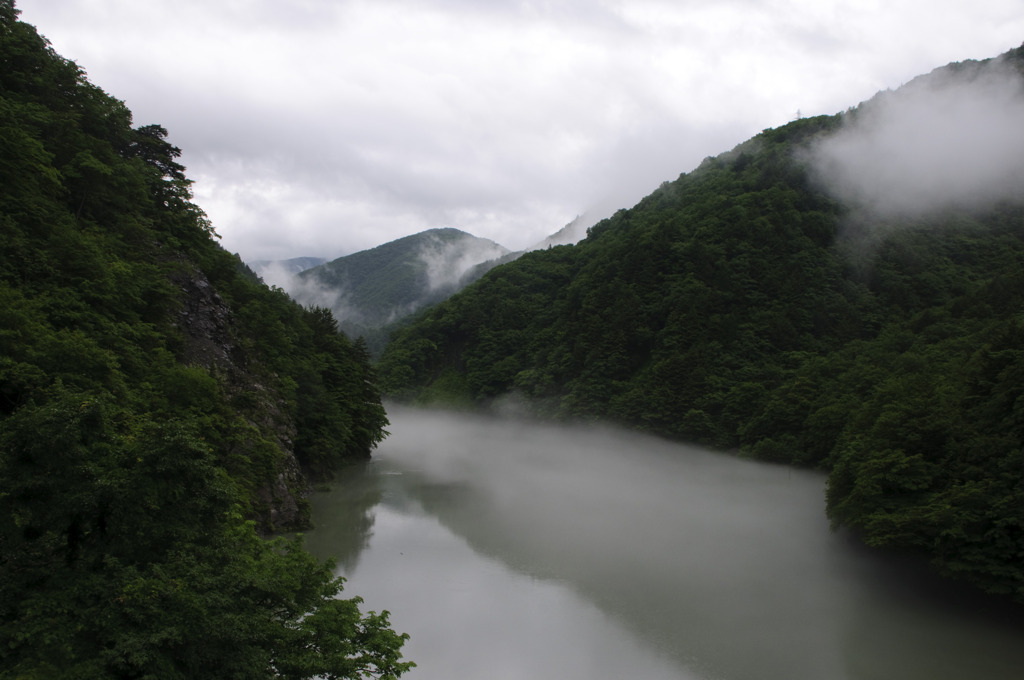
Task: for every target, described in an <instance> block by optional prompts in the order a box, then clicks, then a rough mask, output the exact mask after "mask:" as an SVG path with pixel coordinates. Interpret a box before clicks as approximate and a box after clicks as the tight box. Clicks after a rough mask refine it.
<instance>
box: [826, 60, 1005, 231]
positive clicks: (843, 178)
mask: <svg viewBox="0 0 1024 680" xmlns="http://www.w3.org/2000/svg"><path fill="white" fill-rule="evenodd" d="M811 161H812V165H813V167H814V168H815V170H816V171H817V174H818V178H819V179H820V180H821V181H823V182H824V183H825V185H826V186H827V187H828V188H829V190H830V191H831V192H832V193H833V194H834V195H835V196H836V197H838V198H839V199H841V200H843V201H844V202H846V203H847V204H848V205H850V206H852V207H854V208H855V209H856V210H858V211H860V212H862V213H866V214H867V216H869V217H879V218H883V219H884V218H900V217H903V218H915V217H921V216H927V215H928V214H931V213H934V212H937V211H941V210H944V209H947V208H961V209H968V210H974V209H981V208H986V207H988V206H991V205H992V204H994V203H997V202H1000V201H1013V202H1019V201H1021V200H1022V199H1024V78H1022V76H1021V73H1020V71H1019V70H1017V69H1016V68H1015V67H1014V66H1012V65H1009V64H1007V63H1006V62H1004V61H999V60H994V61H991V62H981V63H978V62H967V63H965V64H962V65H960V66H957V67H948V68H944V69H939V70H937V71H935V72H933V73H932V74H930V75H928V76H922V77H920V78H916V79H915V80H913V81H911V82H910V83H908V84H907V85H906V86H904V87H902V88H900V89H899V90H896V91H889V92H883V93H880V94H879V95H877V96H876V97H874V98H873V99H871V100H869V101H868V102H866V103H864V104H862V105H861V107H859V108H858V109H855V110H851V111H849V112H847V114H845V122H844V125H843V127H842V128H841V129H840V130H839V131H838V132H837V133H835V134H833V135H831V136H829V137H827V138H826V139H824V140H823V141H821V142H820V143H819V144H817V145H816V146H815V147H814V149H813V150H812V152H811Z"/></svg>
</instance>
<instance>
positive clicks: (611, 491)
mask: <svg viewBox="0 0 1024 680" xmlns="http://www.w3.org/2000/svg"><path fill="white" fill-rule="evenodd" d="M388 414H389V418H390V419H391V426H390V427H389V428H388V429H389V430H390V431H391V433H392V434H391V436H390V437H389V438H388V439H386V440H385V441H384V442H383V443H382V444H381V447H380V449H379V451H378V452H377V453H376V454H375V457H374V461H373V462H372V463H371V464H370V465H369V466H368V467H367V468H366V469H365V472H364V473H362V474H363V475H364V478H363V479H362V480H361V482H360V483H361V484H363V485H364V488H368V489H370V493H369V495H367V492H366V491H365V490H364V491H356V490H353V488H352V487H347V488H344V489H342V490H341V494H340V495H339V496H338V497H336V498H335V499H334V502H339V501H341V500H344V499H353V498H360V497H361V498H364V499H365V498H374V499H377V500H375V501H372V502H370V501H368V502H366V503H363V505H361V506H360V507H359V509H358V512H357V513H356V514H357V515H358V516H360V517H363V518H364V520H363V521H362V522H361V525H362V526H369V527H372V529H371V530H368V531H369V533H368V538H367V539H366V541H365V542H360V541H359V540H356V541H346V544H347V545H349V546H350V547H349V548H348V549H347V552H345V553H343V554H340V555H338V556H339V558H341V560H342V563H343V564H346V565H349V569H348V570H346V571H344V572H343V573H344V575H346V577H348V578H349V586H347V588H348V590H349V592H350V593H352V594H358V595H361V596H364V597H365V598H366V602H367V606H368V607H370V608H387V609H389V610H390V611H392V613H393V614H394V616H393V618H392V621H393V623H394V624H395V627H396V629H398V630H401V631H404V632H408V633H410V635H411V636H412V639H411V640H410V644H409V647H408V650H407V651H408V653H409V656H410V658H412V659H413V660H415V661H417V662H418V663H420V664H421V668H420V669H417V671H414V672H413V673H412V674H410V680H416V679H417V678H423V679H424V680H426V679H430V680H432V679H433V678H445V677H456V676H458V677H509V678H533V677H547V676H545V675H544V674H543V669H544V668H549V669H552V671H553V672H552V674H551V675H550V677H562V678H570V679H573V678H580V680H583V679H584V678H585V679H586V680H599V679H602V678H607V679H608V680H618V678H621V677H628V676H629V672H628V669H629V668H630V667H631V665H630V664H631V663H632V664H633V665H632V668H633V670H634V676H635V677H652V678H653V677H658V678H662V677H669V678H671V677H675V678H680V679H683V678H685V679H691V678H702V679H709V678H714V679H716V680H746V679H755V678H756V679H757V680H821V679H822V678H829V679H835V680H868V679H869V678H870V679H873V678H881V677H899V678H901V680H925V679H927V680H954V679H957V680H959V678H963V677H985V678H986V679H987V680H997V679H998V680H1010V679H1011V678H1013V679H1016V677H1017V676H1018V675H1019V669H1020V667H1021V664H1024V648H1021V647H1020V645H1019V639H1020V635H1021V634H1022V633H1024V626H1022V625H1016V626H1015V627H1014V626H1008V627H1007V626H1000V625H999V624H997V623H994V622H993V621H991V620H990V619H988V618H986V617H985V616H984V615H981V614H979V613H978V612H977V611H975V610H974V609H973V608H972V607H970V606H960V605H959V604H957V603H956V602H951V601H950V600H949V599H948V598H947V597H945V595H943V593H944V589H945V586H940V587H938V588H937V589H936V587H934V584H935V583H936V582H935V581H934V580H933V579H932V578H931V577H929V576H928V574H927V572H926V571H924V570H922V568H921V567H922V565H920V564H916V563H910V564H903V563H901V562H899V561H897V562H893V561H887V560H883V559H881V558H880V557H879V556H878V555H876V554H874V553H869V552H868V551H865V550H863V549H860V548H858V547H857V546H856V544H855V543H853V542H851V541H850V540H848V539H847V538H846V537H845V536H844V535H842V534H836V533H833V532H831V531H830V530H829V526H828V521H827V519H826V518H825V516H824V496H823V491H824V488H823V487H824V477H823V476H822V475H821V474H818V473H813V472H808V471H801V470H794V469H791V468H788V467H784V466H776V465H766V464H761V463H756V462H753V461H749V460H743V459H739V458H736V457H734V456H730V455H725V454H718V453H713V452H709V451H706V450H702V449H699V448H696V447H689V446H684V445H680V444H676V443H671V442H667V441H664V440H660V439H657V438H653V437H647V436H641V435H638V434H635V433H629V432H624V431H621V430H616V429H612V428H606V427H603V426H598V425H594V424H589V425H578V426H572V427H559V426H553V425H546V424H538V423H533V422H530V421H528V420H522V419H508V418H506V419H499V418H490V417H476V416H468V415H459V414H452V413H447V412H441V411H426V410H413V409H405V408H398V407H395V406H393V405H389V406H388ZM373 503H376V505H373ZM327 505H328V504H327V503H321V501H318V500H317V499H316V498H314V514H313V519H314V522H315V523H316V524H317V526H318V527H325V528H324V531H325V532H327V533H329V532H330V528H329V527H326V526H325V523H326V522H328V521H329V515H328V513H327V511H326V510H325V509H324V508H325V507H326V506H327ZM346 524H349V523H346ZM355 524H357V525H359V524H360V522H356V523H355ZM318 531H319V529H318ZM314 545H315V542H314ZM317 550H318V551H320V554H330V553H329V552H328V548H327V547H326V546H324V545H318V546H317ZM335 554H337V553H335ZM617 629H620V632H619V633H616V632H615V631H616V630H617ZM608 635H612V636H613V638H612V639H613V641H614V642H609V640H608ZM616 635H617V636H618V637H615V636H616ZM612 649H614V651H615V653H614V654H613V655H609V651H610V650H612ZM560 654H561V655H562V656H560ZM581 654H582V655H584V656H586V657H587V658H585V659H580V658H579V655H581ZM564 655H568V657H569V658H567V657H566V656H564ZM629 655H635V656H629ZM609 656H611V657H612V658H609ZM520 657H522V658H521V659H520ZM597 660H600V663H596V661H597ZM495 663H497V664H499V666H498V667H494V665H493V664H495ZM673 667H674V669H675V670H674V671H673V670H672V668H673Z"/></svg>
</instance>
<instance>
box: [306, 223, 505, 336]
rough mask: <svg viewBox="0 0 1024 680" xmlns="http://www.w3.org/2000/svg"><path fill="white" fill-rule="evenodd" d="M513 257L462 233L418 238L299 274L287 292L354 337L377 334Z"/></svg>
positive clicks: (442, 232)
mask: <svg viewBox="0 0 1024 680" xmlns="http://www.w3.org/2000/svg"><path fill="white" fill-rule="evenodd" d="M508 254H509V251H508V249H507V248H504V247H502V246H500V245H498V244H497V243H494V242H493V241H489V240H487V239H482V238H478V237H476V236H473V235H471V234H467V233H466V232H464V231H459V230H458V229H430V230H428V231H424V232H421V233H419V234H413V235H412V236H406V237H404V238H400V239H396V240H394V241H391V242H389V243H385V244H383V245H380V246H377V247H376V248H371V249H370V250H364V251H360V252H358V253H354V254H352V255H346V256H345V257H340V258H338V259H336V260H332V261H331V262H327V263H325V264H322V265H319V266H317V267H313V268H311V269H308V270H305V271H303V272H300V273H299V274H298V276H297V277H296V278H295V279H294V280H293V283H292V284H291V285H289V286H288V288H287V290H288V292H289V293H290V294H291V295H292V297H294V298H295V299H296V300H297V301H299V302H300V303H303V304H319V305H323V306H326V307H329V308H330V309H332V310H333V311H334V313H335V315H336V316H337V318H338V319H339V321H340V323H341V327H342V328H343V329H344V330H345V331H346V332H347V333H349V335H350V336H353V337H354V336H358V335H370V337H371V338H372V337H375V335H374V334H373V331H374V330H376V329H379V328H381V327H383V326H385V325H387V324H389V323H392V322H394V321H396V320H398V319H401V318H403V317H406V316H408V315H410V314H412V313H413V312H415V311H417V310H419V309H421V308H423V307H427V306H429V305H431V304H434V303H436V302H439V301H440V300H443V299H445V298H446V297H448V296H449V295H452V294H453V293H455V292H456V291H458V290H460V289H461V288H463V287H465V286H466V285H468V284H469V283H471V282H472V281H474V280H476V278H479V277H480V276H482V275H483V273H484V272H486V271H487V269H489V268H490V267H491V266H493V265H494V264H495V263H496V262H497V261H498V259H499V258H502V257H504V256H506V255H508Z"/></svg>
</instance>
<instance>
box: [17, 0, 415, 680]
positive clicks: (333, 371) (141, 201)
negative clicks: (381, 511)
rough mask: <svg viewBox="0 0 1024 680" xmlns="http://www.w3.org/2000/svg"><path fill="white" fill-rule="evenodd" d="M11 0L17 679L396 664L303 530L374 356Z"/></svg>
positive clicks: (369, 403) (335, 672) (318, 673)
mask: <svg viewBox="0 0 1024 680" xmlns="http://www.w3.org/2000/svg"><path fill="white" fill-rule="evenodd" d="M166 137H167V132H166V131H165V130H164V129H163V128H162V127H160V126H158V125H144V126H141V127H134V126H133V124H132V115H131V112H130V111H129V110H128V109H127V108H126V107H125V105H124V104H123V103H122V102H121V101H118V100H117V99H114V98H113V97H110V96H108V95H107V94H106V93H104V92H103V91H102V90H100V89H99V88H97V87H96V86H94V85H92V84H91V83H89V81H88V80H87V78H86V76H85V73H84V72H83V71H82V70H81V69H80V68H79V67H78V66H77V65H76V64H74V63H73V62H70V61H68V60H66V59H64V58H62V57H60V56H59V55H57V54H56V53H55V52H54V51H53V50H52V49H51V48H50V47H49V45H48V43H47V42H46V41H45V40H44V39H43V38H41V37H40V36H39V35H38V34H37V33H36V31H35V29H34V28H33V27H31V26H29V25H27V24H24V23H22V22H20V21H18V13H17V10H16V9H15V7H14V3H13V1H12V0H0V243H2V244H3V247H2V249H0V678H72V677H73V678H86V677H87V678H108V677H109V678H126V677H138V678H141V677H147V678H206V677H209V678H229V677H230V678H234V677H246V678H263V677H265V678H311V677H353V678H354V677H363V675H362V674H361V672H360V671H361V670H363V669H368V670H373V669H378V670H380V671H381V672H382V673H384V674H387V673H392V672H400V671H401V670H402V669H403V667H404V666H403V664H402V663H401V662H399V660H398V659H399V656H398V654H399V649H400V647H401V644H402V641H403V638H402V637H401V636H399V635H397V634H396V633H394V632H393V631H391V630H390V628H388V622H387V617H386V615H385V616H377V615H374V614H372V613H370V614H367V615H363V614H361V613H360V612H359V610H358V606H357V605H358V601H355V600H341V599H335V596H336V595H337V593H338V592H339V590H340V581H337V580H335V579H334V578H333V576H332V571H331V569H330V567H329V565H323V564H320V563H318V562H317V561H316V560H314V559H313V558H312V557H311V556H309V555H308V554H307V553H305V552H304V551H303V549H302V548H301V546H300V544H299V543H298V542H292V541H284V540H283V539H277V540H273V541H268V540H264V539H262V538H260V537H259V535H258V533H257V529H258V528H262V529H271V528H276V527H292V528H296V527H301V526H302V525H303V524H304V523H305V522H306V521H307V517H306V515H307V510H306V509H305V503H304V501H303V500H302V494H303V492H304V491H305V489H306V487H307V484H308V482H307V476H308V475H323V474H327V473H329V472H330V471H331V470H332V469H333V468H334V467H335V466H336V465H338V464H339V463H340V462H342V461H343V460H345V459H351V458H365V457H366V456H368V455H369V453H370V450H371V449H372V448H373V447H374V446H375V445H376V443H377V442H379V441H380V440H381V438H382V437H383V436H384V434H385V432H384V430H383V428H384V426H385V425H386V422H387V421H386V418H385V414H384V411H383V409H382V407H381V404H380V398H379V393H378V392H377V391H376V389H375V388H374V387H373V384H372V377H373V376H372V371H371V368H370V364H369V357H368V353H367V351H366V348H365V346H362V345H360V344H359V343H352V342H350V341H349V340H348V339H347V338H346V337H345V336H344V335H341V334H340V333H338V330H337V323H336V321H335V320H334V318H333V317H332V315H331V313H330V312H329V311H328V310H326V309H322V308H313V309H304V308H302V307H300V306H298V305H297V304H295V303H294V302H292V301H291V300H290V299H289V298H288V297H287V296H286V295H285V294H284V293H283V292H281V291H280V290H271V289H268V288H267V287H266V286H264V285H262V284H261V283H260V282H259V280H258V279H257V278H256V277H255V275H254V274H253V273H252V272H251V271H249V270H248V269H247V268H246V267H245V266H244V265H242V263H241V262H240V260H239V259H238V258H237V257H236V256H233V255H231V254H229V253H227V252H226V251H224V250H223V249H221V248H220V247H219V246H218V245H217V243H216V242H215V240H214V237H215V236H216V234H215V233H214V230H213V227H212V225H211V224H210V223H209V221H208V220H207V219H206V217H205V216H204V214H203V212H202V211H201V210H200V209H199V208H198V207H197V206H196V205H195V204H193V203H192V202H191V193H190V182H189V180H188V179H187V178H186V176H185V174H184V168H183V167H182V166H181V165H180V164H179V163H178V162H177V161H176V158H177V157H178V156H179V154H180V152H179V150H178V149H177V148H175V147H174V146H172V145H171V144H170V143H169V142H168V141H167V139H166Z"/></svg>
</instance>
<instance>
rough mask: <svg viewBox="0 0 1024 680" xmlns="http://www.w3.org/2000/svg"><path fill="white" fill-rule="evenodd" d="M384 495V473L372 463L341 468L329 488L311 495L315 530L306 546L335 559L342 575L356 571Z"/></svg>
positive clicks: (318, 555) (307, 536)
mask: <svg viewBox="0 0 1024 680" xmlns="http://www.w3.org/2000/svg"><path fill="white" fill-rule="evenodd" d="M382 498H383V492H382V485H381V473H380V471H379V470H378V468H377V466H376V465H375V464H374V463H373V462H372V461H371V462H364V463H354V464H352V465H350V466H347V467H345V468H343V469H341V470H340V471H339V472H338V473H337V475H336V476H335V479H334V481H333V482H332V483H331V485H330V489H329V490H328V491H321V492H317V493H315V494H313V495H312V496H311V497H310V499H309V500H310V504H311V505H312V509H313V526H314V528H315V530H314V531H312V532H310V533H309V534H307V535H306V548H307V549H308V550H309V551H310V552H311V553H313V554H314V555H316V556H317V557H318V558H320V559H327V558H330V559H333V560H334V561H335V562H336V563H337V568H336V570H335V571H336V572H338V573H339V574H350V573H352V572H353V571H354V570H355V568H356V566H357V565H358V563H359V556H360V555H361V554H362V552H363V550H365V549H366V547H367V546H368V545H369V544H370V538H371V537H372V536H373V523H374V518H375V513H374V511H373V509H374V508H375V507H376V506H377V505H378V504H379V503H380V502H381V500H382Z"/></svg>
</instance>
